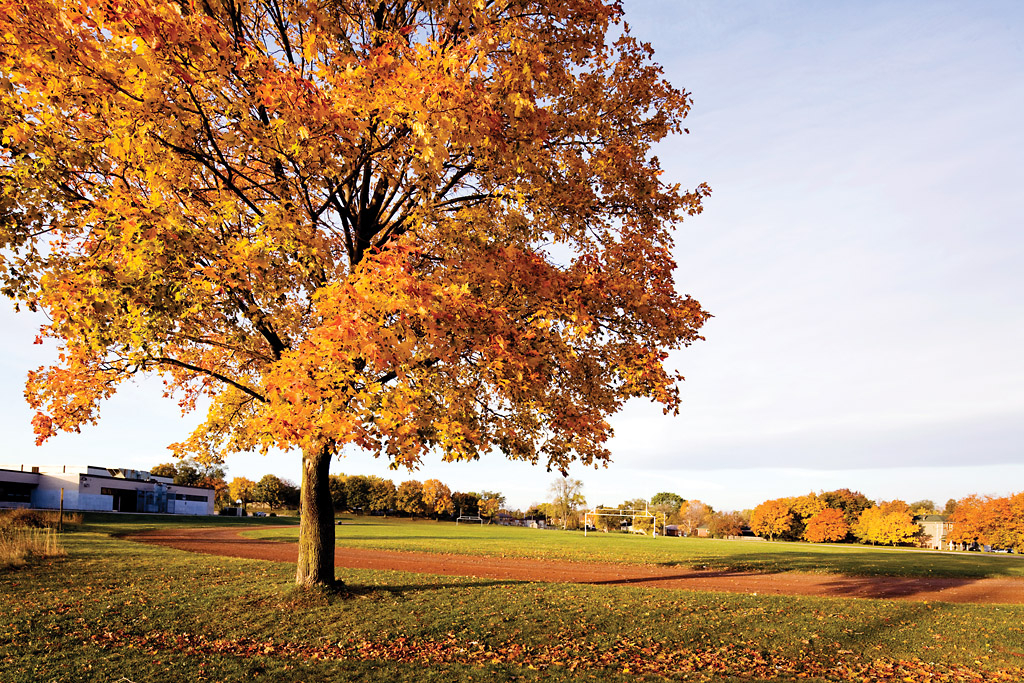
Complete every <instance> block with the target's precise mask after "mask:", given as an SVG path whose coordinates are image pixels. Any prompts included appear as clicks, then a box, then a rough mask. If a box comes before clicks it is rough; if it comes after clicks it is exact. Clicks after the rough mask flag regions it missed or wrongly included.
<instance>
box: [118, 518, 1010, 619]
mask: <svg viewBox="0 0 1024 683" xmlns="http://www.w3.org/2000/svg"><path fill="white" fill-rule="evenodd" d="M260 528H266V527H260ZM247 530H250V529H239V528H237V527H234V528H202V529H154V530H151V531H143V532H139V533H135V534H131V535H129V536H128V537H127V538H129V539H131V540H134V541H140V542H142V543H151V544H155V545H161V546H167V547H170V548H177V549H179V550H186V551H189V552H196V553H205V554H208V555H224V556H228V557H242V558H246V559H252V560H270V561H273V562H292V563H294V562H295V561H296V558H297V556H298V547H297V545H296V544H295V543H290V542H282V541H268V540H261V539H252V538H244V537H242V536H241V535H240V534H241V533H242V532H243V531H247ZM334 558H335V560H334V561H335V566H337V567H339V568H342V567H344V568H348V569H385V570H394V571H403V572H415V573H421V574H441V575H445V576H473V577H479V578H487V579H500V580H506V581H507V580H512V581H541V582H546V583H581V584H591V585H622V586H640V587H644V588H675V589H681V590H694V591H722V592H728V593H748V594H754V595H812V596H823V597H833V598H881V599H887V600H917V601H932V600H934V601H942V602H960V603H976V604H998V603H1004V604H1024V580H1022V579H1009V578H994V579H949V578H906V577H891V576H847V575H841V574H798V573H790V572H787V573H780V574H759V573H753V572H738V571H729V570H693V569H689V568H685V567H662V566H648V565H626V564H600V563H590V562H587V563H583V562H562V561H557V560H531V559H520V558H499V557H486V556H475V555H439V554H432V553H413V552H397V551H391V550H370V549H363V548H343V547H339V548H338V549H337V550H336V551H335V555H334Z"/></svg>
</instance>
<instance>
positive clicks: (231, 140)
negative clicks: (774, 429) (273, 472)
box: [0, 0, 708, 583]
mask: <svg viewBox="0 0 1024 683" xmlns="http://www.w3.org/2000/svg"><path fill="white" fill-rule="evenodd" d="M0 36H3V38H2V40H3V41H4V49H3V50H0V85H2V87H0V129H2V131H0V133H2V141H0V187H2V192H0V244H2V245H3V247H4V250H3V251H2V252H0V285H2V290H3V292H4V293H5V294H7V295H8V296H11V297H13V298H15V299H16V300H17V301H18V302H20V303H21V304H22V305H24V306H26V307H28V308H30V309H32V310H43V311H45V312H47V314H48V315H49V322H48V323H46V324H45V325H44V326H43V328H42V330H41V331H40V335H41V337H43V338H50V339H53V340H55V341H56V343H57V344H58V346H59V355H58V358H57V359H56V361H55V363H54V364H53V365H51V366H49V367H44V368H40V369H39V370H38V371H36V372H33V373H31V374H30V376H29V379H28V383H27V392H26V395H27V396H28V399H29V402H30V404H31V405H32V407H33V408H34V410H35V411H36V415H35V418H34V419H33V425H34V428H35V431H36V434H37V435H38V439H39V440H40V441H42V440H45V439H47V438H49V437H51V436H53V435H54V434H56V433H57V432H59V431H77V430H78V429H79V428H80V427H81V426H82V425H83V424H87V423H90V422H93V421H95V420H96V419H97V417H98V413H99V407H100V404H101V403H102V402H103V400H104V399H106V398H108V397H110V396H111V395H112V394H113V393H114V392H115V391H116V390H117V387H118V385H119V384H121V383H122V382H124V381H126V380H129V379H131V378H133V377H135V376H136V375H139V374H145V373H156V374H159V375H161V376H162V377H163V379H164V381H165V382H166V386H167V393H168V395H174V396H176V397H177V398H178V399H179V401H180V403H181V406H182V409H183V410H184V411H190V410H194V409H196V408H197V407H198V406H203V407H204V409H206V411H207V413H206V421H205V422H204V423H203V424H202V425H200V427H199V428H198V429H196V430H195V431H194V432H193V433H192V434H191V435H190V436H189V437H188V438H186V439H184V440H183V441H182V442H180V443H178V444H176V445H175V446H174V448H175V450H176V451H177V452H178V453H179V454H184V453H191V454H195V455H196V456H197V457H198V458H200V459H203V460H206V461H210V460H219V459H220V458H223V457H225V456H227V455H230V454H232V453H236V452H240V451H249V450H257V451H263V452H266V451H267V450H268V449H271V448H284V449H289V448H295V449H298V450H301V451H302V453H303V456H302V457H303V484H302V490H303V492H302V501H303V503H302V510H303V517H302V524H301V531H300V560H299V568H298V572H297V581H298V582H300V583H329V582H330V581H331V580H332V578H331V577H333V570H332V566H333V564H332V563H333V550H332V547H333V546H332V544H333V540H332V539H333V528H332V527H331V526H330V518H331V515H330V508H331V499H330V492H329V488H328V484H327V481H328V467H329V462H330V460H331V458H332V457H333V456H334V455H336V454H338V453H339V452H340V450H341V449H342V447H344V446H345V445H349V444H351V445H354V446H356V447H360V448H363V449H366V450H369V451H371V452H373V453H375V454H379V455H381V456H383V457H387V458H388V459H389V460H390V461H391V462H392V464H393V465H395V466H409V467H413V466H415V465H416V464H417V463H418V462H420V461H421V459H422V458H423V457H424V456H425V455H426V454H427V453H428V452H437V453H438V454H439V455H440V456H441V457H442V458H444V459H445V460H469V459H475V458H477V457H479V455H480V454H482V453H487V452H490V451H500V452H502V453H504V454H505V455H507V456H508V457H510V458H513V459H519V460H524V461H527V462H532V463H541V464H544V465H545V466H546V467H548V468H549V469H554V470H558V471H561V472H564V471H565V470H566V468H567V467H568V466H569V464H570V463H571V462H573V461H580V462H582V463H584V464H599V463H602V462H605V461H607V460H608V459H609V457H610V452H609V450H608V448H607V445H606V444H607V441H608V439H609V437H610V436H611V427H610V425H609V423H608V417H609V416H610V415H611V414H613V413H615V412H616V411H618V410H619V409H620V408H621V407H622V405H623V403H624V401H626V400H627V399H628V398H630V397H636V396H640V397H648V398H650V399H652V400H655V401H658V402H660V403H662V404H663V405H664V408H665V410H666V411H668V412H672V411H675V410H677V408H678V405H679V394H678V390H677V382H678V381H679V380H681V379H682V378H681V377H680V376H679V375H678V374H677V373H676V372H674V371H672V370H670V369H668V368H667V367H666V365H665V360H666V358H667V355H668V352H669V351H671V350H673V349H678V348H681V347H684V346H686V345H688V344H690V343H691V342H693V341H694V340H696V339H698V338H699V330H700V328H701V326H702V324H703V323H704V321H705V320H706V318H707V313H705V312H704V311H703V310H702V309H701V307H700V305H699V304H698V303H697V302H696V301H694V300H693V299H691V298H689V297H685V296H681V295H679V294H678V293H677V292H676V290H675V283H674V278H673V271H674V268H675V263H674V261H673V259H672V256H671V250H672V247H673V237H672V226H673V224H674V223H675V222H676V221H678V220H680V219H681V218H682V217H684V216H686V215H690V214H694V213H697V212H699V211H700V209H701V199H702V197H703V196H705V195H706V194H707V192H708V189H707V188H706V187H705V186H703V185H701V186H698V187H697V188H695V189H694V190H691V191H687V190H683V189H681V188H680V187H679V186H677V185H674V184H670V183H666V182H664V181H663V180H662V178H661V168H660V165H659V163H658V161H657V158H656V157H653V156H652V155H651V149H652V145H653V144H655V143H656V142H657V141H658V140H660V139H662V138H664V137H665V136H666V135H669V134H671V133H678V132H681V131H682V130H683V129H682V123H683V119H684V117H685V116H686V114H687V112H688V110H689V107H690V99H689V96H688V95H687V93H685V92H683V91H680V90H678V89H676V88H674V87H672V86H671V85H670V84H668V83H667V82H665V81H664V79H663V78H662V77H661V72H660V69H659V68H658V67H657V65H656V64H654V63H653V62H652V60H651V50H650V48H649V47H648V46H646V45H644V44H643V43H640V42H639V41H637V40H635V39H634V38H633V37H631V36H630V34H629V32H628V29H627V28H626V27H625V26H624V24H623V23H622V9H621V7H620V5H619V3H617V2H613V1H612V0H569V1H568V2H554V1H553V0H515V1H513V2H507V3H482V2H466V1H464V0H432V1H431V2H423V3H413V2H409V1H407V0H398V1H396V2H393V3H388V4H380V5H379V6H378V5H377V4H375V3H365V2H362V1H361V0H337V1H336V2H332V3H327V4H325V3H319V2H309V1H304V0H242V1H240V2H226V1H225V0H212V1H211V2H206V1H204V2H199V1H198V0H177V1H173V2H170V1H163V0H123V1H121V2H115V3H97V2H94V1H92V0H21V1H20V2H17V3H14V2H6V3H5V7H4V12H0Z"/></svg>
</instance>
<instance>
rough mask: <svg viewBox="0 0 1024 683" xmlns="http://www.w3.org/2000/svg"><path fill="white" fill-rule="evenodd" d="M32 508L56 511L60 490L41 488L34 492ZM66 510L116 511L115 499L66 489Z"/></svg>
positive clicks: (58, 505)
mask: <svg viewBox="0 0 1024 683" xmlns="http://www.w3.org/2000/svg"><path fill="white" fill-rule="evenodd" d="M32 507H36V508H49V509H51V510H56V509H57V508H59V507H60V488H56V489H44V488H42V486H40V487H39V488H38V489H36V490H35V491H33V492H32ZM64 509H65V510H92V511H95V512H110V511H111V510H113V509H114V497H113V496H104V495H101V494H94V493H79V492H78V491H77V489H68V488H65V489H64Z"/></svg>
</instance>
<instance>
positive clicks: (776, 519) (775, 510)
mask: <svg viewBox="0 0 1024 683" xmlns="http://www.w3.org/2000/svg"><path fill="white" fill-rule="evenodd" d="M792 521H793V516H792V514H791V513H790V511H789V502H788V501H787V500H785V499H777V500H766V501H765V502H763V503H761V504H760V505H758V506H757V507H756V508H754V511H753V512H752V513H751V515H750V528H751V530H752V531H753V532H754V533H755V534H757V535H759V536H767V537H768V538H769V539H771V540H773V541H774V540H775V537H776V536H778V535H780V534H783V533H785V532H787V531H789V528H790V525H791V524H792Z"/></svg>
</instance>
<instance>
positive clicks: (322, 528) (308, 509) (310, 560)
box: [295, 444, 335, 587]
mask: <svg viewBox="0 0 1024 683" xmlns="http://www.w3.org/2000/svg"><path fill="white" fill-rule="evenodd" d="M332 455H333V451H332V449H331V448H330V445H329V444H322V445H317V446H312V447H310V449H309V450H307V451H304V452H303V453H302V489H301V494H300V504H299V562H298V566H297V567H296V572H295V583H296V584H298V585H300V586H307V587H312V586H320V587H332V586H334V585H335V582H334V502H333V501H332V499H331V488H330V486H329V478H328V475H329V473H330V467H331V456H332Z"/></svg>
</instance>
